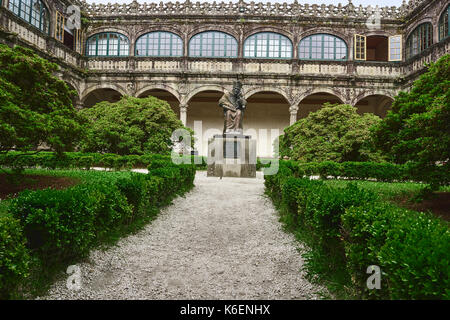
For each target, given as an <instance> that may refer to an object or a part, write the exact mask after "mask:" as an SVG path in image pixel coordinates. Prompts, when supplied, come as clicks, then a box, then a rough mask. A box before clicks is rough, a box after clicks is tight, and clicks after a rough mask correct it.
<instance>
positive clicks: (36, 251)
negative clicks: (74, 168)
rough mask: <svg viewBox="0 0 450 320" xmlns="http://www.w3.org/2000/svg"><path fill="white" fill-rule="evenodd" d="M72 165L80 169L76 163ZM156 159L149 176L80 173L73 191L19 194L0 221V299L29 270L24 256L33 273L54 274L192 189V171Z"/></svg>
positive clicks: (193, 175) (17, 285)
mask: <svg viewBox="0 0 450 320" xmlns="http://www.w3.org/2000/svg"><path fill="white" fill-rule="evenodd" d="M107 158H108V159H110V158H112V159H114V157H110V156H108V157H107ZM73 159H77V161H76V163H77V164H79V163H80V162H79V161H78V160H79V159H81V158H80V157H74V158H73ZM97 159H100V158H97ZM123 159H125V158H123ZM155 159H157V160H154V159H153V158H152V159H151V160H152V161H155V163H158V165H157V166H159V168H155V169H152V170H150V171H149V174H139V173H132V172H120V173H119V172H114V173H113V172H107V173H106V172H103V173H102V172H95V173H92V172H91V173H88V172H87V171H83V176H84V179H83V182H82V183H81V184H79V185H76V186H74V187H71V188H68V189H65V190H54V189H45V190H37V191H24V192H21V193H20V194H19V196H18V197H17V198H15V199H13V200H12V201H11V204H10V205H9V206H8V216H7V218H3V217H0V240H2V241H1V243H0V271H2V273H1V274H0V294H2V295H4V294H6V293H8V292H11V293H12V292H13V290H15V289H16V288H18V287H19V285H20V283H21V280H23V278H24V277H25V276H26V272H27V268H28V262H27V261H28V260H29V258H28V256H27V255H26V254H27V252H28V250H29V251H30V255H31V259H32V261H35V262H36V263H34V264H33V269H37V272H38V273H39V271H42V270H43V269H42V268H45V270H46V272H47V270H53V269H54V268H53V267H54V266H58V265H61V264H64V263H66V262H69V261H70V262H72V260H75V259H78V258H81V257H85V256H87V254H88V253H89V251H90V249H91V248H92V247H94V246H96V245H97V244H99V243H101V242H104V241H107V240H108V239H112V238H114V237H116V235H118V234H121V233H123V232H122V231H123V230H125V232H126V230H128V226H130V225H132V224H134V223H137V224H139V225H142V223H145V222H146V221H148V218H152V217H153V216H154V215H155V214H156V213H157V212H158V209H159V208H160V207H161V206H163V205H166V204H168V203H169V202H170V200H171V199H173V198H174V197H175V196H177V195H179V194H182V193H183V192H185V191H187V190H189V189H190V188H192V186H193V181H194V178H195V166H194V165H192V164H191V165H188V164H184V165H175V164H173V163H172V162H171V161H170V158H168V159H167V158H166V160H163V158H161V157H155ZM128 160H130V159H128ZM70 161H71V160H70ZM86 161H88V162H90V161H91V159H86ZM96 161H97V160H96ZM155 166H156V165H155ZM12 217H14V219H13V218H12ZM15 218H18V220H19V221H20V224H18V223H17V220H15ZM22 230H23V231H22ZM130 230H131V229H130ZM24 237H25V238H26V247H27V248H26V247H25V241H24ZM35 258H36V259H35ZM48 272H50V273H51V271H48ZM3 275H5V276H4V277H3ZM4 292H6V293H4Z"/></svg>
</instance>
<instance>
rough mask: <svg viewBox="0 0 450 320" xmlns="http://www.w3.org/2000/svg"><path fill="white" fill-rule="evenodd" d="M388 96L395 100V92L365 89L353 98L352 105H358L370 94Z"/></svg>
mask: <svg viewBox="0 0 450 320" xmlns="http://www.w3.org/2000/svg"><path fill="white" fill-rule="evenodd" d="M375 95H377V96H386V97H387V98H390V99H392V100H394V97H395V94H393V93H391V92H388V91H384V90H371V91H365V92H363V93H360V94H359V95H357V96H356V97H354V98H353V99H352V102H351V105H353V106H354V105H356V104H357V103H358V102H359V101H361V100H362V99H364V98H367V97H369V96H375Z"/></svg>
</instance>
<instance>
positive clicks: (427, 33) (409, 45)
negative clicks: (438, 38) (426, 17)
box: [406, 22, 433, 59]
mask: <svg viewBox="0 0 450 320" xmlns="http://www.w3.org/2000/svg"><path fill="white" fill-rule="evenodd" d="M432 43H433V27H432V26H431V23H429V22H427V23H422V24H421V25H419V26H417V27H416V28H415V29H414V30H413V31H412V32H411V34H410V35H409V36H408V39H406V59H408V58H411V57H412V56H415V55H416V54H419V53H421V52H422V51H423V50H425V49H426V48H428V47H429V46H431V44H432Z"/></svg>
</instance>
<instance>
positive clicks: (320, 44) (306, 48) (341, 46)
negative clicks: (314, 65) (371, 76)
mask: <svg viewBox="0 0 450 320" xmlns="http://www.w3.org/2000/svg"><path fill="white" fill-rule="evenodd" d="M298 56H299V58H300V59H307V60H347V44H346V43H345V41H344V40H342V39H341V38H338V37H336V36H333V35H331V34H313V35H311V36H309V37H306V38H303V39H302V40H301V41H300V44H299V46H298Z"/></svg>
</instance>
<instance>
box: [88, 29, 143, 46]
mask: <svg viewBox="0 0 450 320" xmlns="http://www.w3.org/2000/svg"><path fill="white" fill-rule="evenodd" d="M103 32H115V33H121V34H122V35H124V36H126V37H127V38H128V40H129V41H130V45H131V43H132V42H133V40H134V37H133V34H131V33H130V32H129V31H128V30H127V29H126V28H121V27H111V26H103V27H97V28H94V29H92V30H89V31H88V32H87V33H86V37H85V38H86V41H87V39H89V38H90V37H92V36H93V35H96V34H97V33H103Z"/></svg>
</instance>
